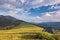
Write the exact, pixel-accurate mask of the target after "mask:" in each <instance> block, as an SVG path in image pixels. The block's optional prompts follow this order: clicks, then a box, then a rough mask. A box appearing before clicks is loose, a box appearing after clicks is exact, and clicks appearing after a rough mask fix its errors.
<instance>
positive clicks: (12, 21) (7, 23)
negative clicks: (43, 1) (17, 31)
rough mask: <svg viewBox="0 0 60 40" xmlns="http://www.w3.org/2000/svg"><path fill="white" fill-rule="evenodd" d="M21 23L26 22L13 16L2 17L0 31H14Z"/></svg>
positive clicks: (0, 16)
mask: <svg viewBox="0 0 60 40" xmlns="http://www.w3.org/2000/svg"><path fill="white" fill-rule="evenodd" d="M21 22H24V21H21V20H18V19H16V18H14V17H11V16H3V15H0V30H2V29H3V30H5V29H12V28H14V27H16V26H18V25H20V23H21Z"/></svg>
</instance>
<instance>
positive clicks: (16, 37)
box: [0, 23, 43, 40]
mask: <svg viewBox="0 0 60 40" xmlns="http://www.w3.org/2000/svg"><path fill="white" fill-rule="evenodd" d="M42 30H43V28H40V27H37V26H35V25H31V24H25V23H23V24H21V25H19V26H18V27H15V28H13V29H10V30H0V40H25V39H24V38H21V36H23V35H24V34H26V33H32V34H34V33H39V32H42ZM26 40H34V39H26Z"/></svg>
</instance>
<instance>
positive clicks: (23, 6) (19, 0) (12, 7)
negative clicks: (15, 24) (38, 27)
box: [0, 0, 60, 22]
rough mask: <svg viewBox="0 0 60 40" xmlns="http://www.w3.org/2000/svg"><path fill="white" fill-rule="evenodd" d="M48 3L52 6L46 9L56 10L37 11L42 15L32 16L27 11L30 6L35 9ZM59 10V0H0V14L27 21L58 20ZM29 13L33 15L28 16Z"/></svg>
mask: <svg viewBox="0 0 60 40" xmlns="http://www.w3.org/2000/svg"><path fill="white" fill-rule="evenodd" d="M57 4H59V5H57ZM49 5H52V6H51V7H50V8H48V10H49V9H53V10H58V11H53V10H50V11H51V12H48V11H47V12H42V13H39V14H43V15H42V16H41V15H40V16H39V15H37V16H34V14H33V13H31V12H29V10H30V9H31V8H34V9H35V10H36V9H37V8H39V7H42V6H49ZM6 10H8V11H6ZM38 10H40V11H41V10H42V9H41V8H40V9H38ZM38 10H36V11H38ZM59 10H60V0H0V15H10V16H13V17H16V18H17V19H20V20H24V21H27V20H29V21H28V22H60V11H59ZM30 14H33V16H32V15H31V16H29V15H30ZM36 14H38V12H37V13H36Z"/></svg>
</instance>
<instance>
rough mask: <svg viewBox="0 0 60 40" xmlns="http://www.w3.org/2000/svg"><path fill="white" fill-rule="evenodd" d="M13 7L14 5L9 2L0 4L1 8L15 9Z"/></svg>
mask: <svg viewBox="0 0 60 40" xmlns="http://www.w3.org/2000/svg"><path fill="white" fill-rule="evenodd" d="M13 8H14V6H13V5H11V4H7V3H5V4H3V5H0V9H13Z"/></svg>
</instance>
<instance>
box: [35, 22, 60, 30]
mask: <svg viewBox="0 0 60 40" xmlns="http://www.w3.org/2000/svg"><path fill="white" fill-rule="evenodd" d="M36 25H38V26H43V27H44V28H48V27H52V28H54V29H60V22H44V23H37V24H36Z"/></svg>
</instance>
